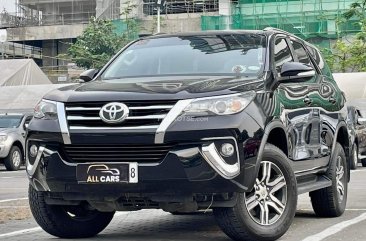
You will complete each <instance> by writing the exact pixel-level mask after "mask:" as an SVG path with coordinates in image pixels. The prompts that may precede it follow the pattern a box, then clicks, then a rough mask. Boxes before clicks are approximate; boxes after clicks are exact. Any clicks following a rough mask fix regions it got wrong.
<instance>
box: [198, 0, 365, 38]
mask: <svg viewBox="0 0 366 241" xmlns="http://www.w3.org/2000/svg"><path fill="white" fill-rule="evenodd" d="M353 2H354V0H320V1H319V0H238V1H231V2H230V3H228V4H226V6H225V7H226V11H221V13H223V14H220V12H219V14H217V15H216V16H204V15H203V16H202V17H201V28H202V30H213V29H264V28H265V27H275V28H280V29H283V30H285V31H288V32H290V33H293V34H295V35H298V36H300V37H302V38H304V39H314V40H319V41H322V42H323V41H324V43H320V45H328V44H329V41H326V40H327V39H332V38H336V37H337V34H338V33H340V32H342V33H345V34H352V33H356V32H358V31H359V30H360V27H359V26H357V25H356V24H355V21H352V20H350V21H347V23H346V24H341V25H337V19H338V18H339V17H340V16H341V14H342V13H344V12H345V10H347V9H349V7H350V4H351V3H353Z"/></svg>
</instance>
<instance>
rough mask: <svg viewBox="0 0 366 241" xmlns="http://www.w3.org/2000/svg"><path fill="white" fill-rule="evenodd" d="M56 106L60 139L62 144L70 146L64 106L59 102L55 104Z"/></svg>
mask: <svg viewBox="0 0 366 241" xmlns="http://www.w3.org/2000/svg"><path fill="white" fill-rule="evenodd" d="M56 106H57V116H58V123H59V124H60V129H61V135H62V139H63V140H64V144H67V145H69V144H71V138H70V133H69V128H68V126H67V119H66V113H65V104H64V103H61V102H56Z"/></svg>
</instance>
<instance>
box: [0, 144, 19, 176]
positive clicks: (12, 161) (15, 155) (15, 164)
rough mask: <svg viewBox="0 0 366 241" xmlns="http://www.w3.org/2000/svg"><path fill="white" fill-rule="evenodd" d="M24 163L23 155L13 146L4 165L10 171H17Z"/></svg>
mask: <svg viewBox="0 0 366 241" xmlns="http://www.w3.org/2000/svg"><path fill="white" fill-rule="evenodd" d="M22 162H23V153H22V151H21V150H20V148H19V147H17V146H12V147H11V149H10V152H9V155H8V156H7V157H6V158H5V160H4V165H5V168H6V170H8V171H17V170H19V168H20V166H21V165H22Z"/></svg>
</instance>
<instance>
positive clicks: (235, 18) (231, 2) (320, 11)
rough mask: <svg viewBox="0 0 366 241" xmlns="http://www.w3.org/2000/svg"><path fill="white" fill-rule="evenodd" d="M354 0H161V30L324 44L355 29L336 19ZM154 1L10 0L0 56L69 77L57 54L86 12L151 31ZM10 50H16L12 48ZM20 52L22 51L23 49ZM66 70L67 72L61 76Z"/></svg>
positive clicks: (1, 17) (1, 19)
mask: <svg viewBox="0 0 366 241" xmlns="http://www.w3.org/2000/svg"><path fill="white" fill-rule="evenodd" d="M352 2H354V0H163V6H162V8H161V31H162V32H166V33H171V32H186V31H200V30H218V29H220V30H222V29H263V28H265V27H269V26H270V27H276V28H281V29H284V30H286V31H289V32H291V33H294V34H296V35H298V36H300V37H302V38H305V39H307V40H308V41H310V42H313V43H315V44H317V45H320V46H324V47H329V46H330V45H331V44H332V41H333V40H334V39H336V37H337V35H338V33H339V32H340V30H342V32H343V33H346V34H354V33H356V32H358V31H359V28H358V27H357V26H356V25H354V22H352V21H349V22H348V23H347V24H343V25H340V26H339V25H337V24H336V22H337V18H338V17H339V16H340V15H341V14H342V13H343V12H344V11H345V10H346V9H348V8H349V6H350V4H351V3H352ZM156 3H157V0H14V4H15V12H12V13H11V12H7V11H6V10H4V11H3V12H1V13H0V28H6V29H7V32H8V40H9V42H8V43H6V44H5V46H9V47H4V51H5V55H6V57H8V58H13V57H32V58H35V59H36V62H37V63H38V64H39V65H40V66H41V67H42V68H43V70H44V71H45V72H46V73H47V74H48V75H49V76H51V78H52V75H54V78H53V79H54V80H55V81H57V80H65V78H66V79H67V78H69V77H70V76H68V75H69V72H68V70H69V69H70V63H67V62H66V61H65V60H62V59H60V58H58V57H57V56H59V55H60V54H62V53H65V52H66V51H67V49H68V47H69V45H70V43H72V42H74V41H75V39H76V38H77V37H78V36H79V35H80V34H81V33H82V31H83V30H84V29H85V27H86V25H87V23H88V21H89V19H90V18H91V17H96V18H106V19H112V20H114V22H115V24H116V26H117V29H118V30H119V31H123V29H124V28H123V19H124V18H125V17H126V16H124V15H123V14H124V12H125V10H126V7H127V6H130V5H134V7H133V9H132V10H131V11H130V14H129V17H134V18H136V19H138V20H139V21H140V23H141V26H142V27H141V33H143V34H149V33H154V32H156V24H157V5H156ZM14 49H17V51H15V50H14ZM22 51H23V52H22ZM65 75H66V77H65Z"/></svg>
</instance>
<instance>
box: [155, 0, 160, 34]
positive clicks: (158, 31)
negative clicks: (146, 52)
mask: <svg viewBox="0 0 366 241" xmlns="http://www.w3.org/2000/svg"><path fill="white" fill-rule="evenodd" d="M160 9H161V0H158V15H157V17H158V19H157V21H156V22H157V25H158V26H157V27H156V30H157V33H160Z"/></svg>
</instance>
